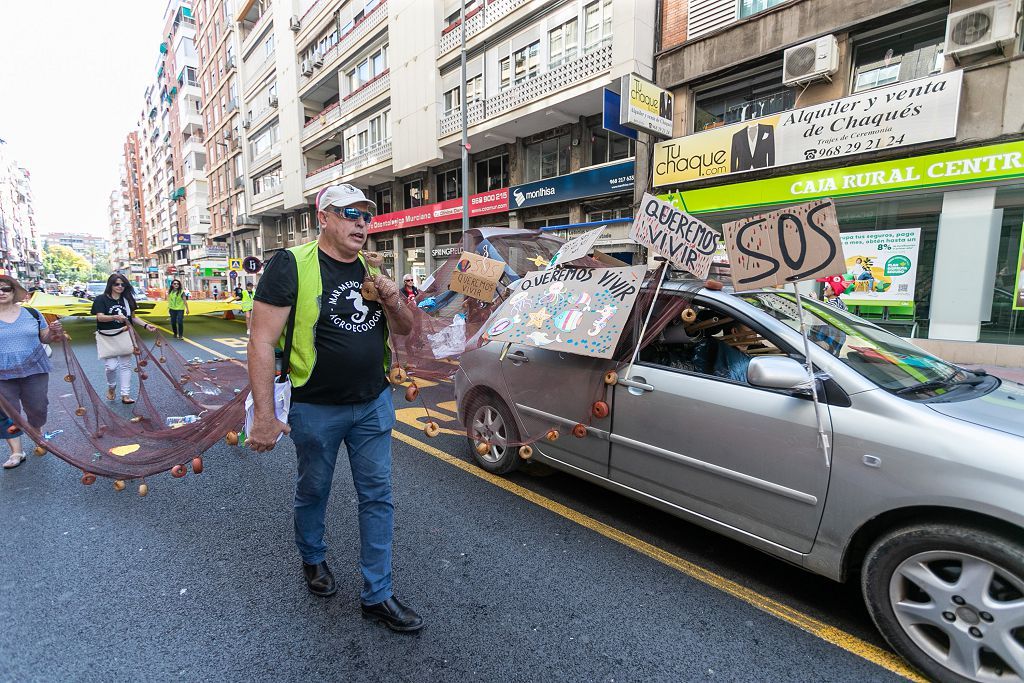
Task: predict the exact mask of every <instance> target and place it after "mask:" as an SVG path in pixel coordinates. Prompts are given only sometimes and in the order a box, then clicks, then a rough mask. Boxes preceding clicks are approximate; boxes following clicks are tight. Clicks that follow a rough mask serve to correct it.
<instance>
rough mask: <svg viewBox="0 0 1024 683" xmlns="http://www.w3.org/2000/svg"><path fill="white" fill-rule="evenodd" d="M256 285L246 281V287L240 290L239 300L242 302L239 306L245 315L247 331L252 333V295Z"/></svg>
mask: <svg viewBox="0 0 1024 683" xmlns="http://www.w3.org/2000/svg"><path fill="white" fill-rule="evenodd" d="M253 288H254V285H253V284H252V283H251V282H246V283H245V289H242V290H239V292H238V297H237V300H238V301H239V302H241V303H240V304H239V308H240V309H241V310H242V315H244V316H245V333H246V334H252V301H253V299H252V297H253V293H254V292H253Z"/></svg>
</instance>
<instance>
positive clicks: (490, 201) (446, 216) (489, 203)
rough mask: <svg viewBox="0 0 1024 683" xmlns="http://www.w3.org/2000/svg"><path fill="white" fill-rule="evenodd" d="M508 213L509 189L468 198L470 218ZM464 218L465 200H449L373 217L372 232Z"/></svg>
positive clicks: (370, 230)
mask: <svg viewBox="0 0 1024 683" xmlns="http://www.w3.org/2000/svg"><path fill="white" fill-rule="evenodd" d="M503 211H508V188H507V187H506V188H502V189H500V190H492V191H490V192H480V193H478V194H474V195H471V196H470V197H469V216H470V218H473V217H475V216H486V215H488V214H492V213H501V212H503ZM461 218H462V198H459V199H449V200H446V201H443V202H438V203H437V204H428V205H427V206H417V207H415V208H412V209H406V210H404V211H392V212H391V213H382V214H378V215H376V216H374V217H373V222H371V223H370V229H369V233H370V234H371V235H372V234H374V233H378V232H387V231H389V230H401V229H403V228H413V227H416V226H418V225H430V224H431V223H440V222H441V221H452V220H459V219H461Z"/></svg>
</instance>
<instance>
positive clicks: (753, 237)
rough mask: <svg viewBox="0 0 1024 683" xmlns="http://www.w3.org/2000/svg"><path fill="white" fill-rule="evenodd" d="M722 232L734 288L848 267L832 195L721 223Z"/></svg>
mask: <svg viewBox="0 0 1024 683" xmlns="http://www.w3.org/2000/svg"><path fill="white" fill-rule="evenodd" d="M722 232H723V233H724V235H725V247H726V250H727V251H728V252H729V262H730V264H731V266H732V275H733V285H734V286H735V288H736V291H738V292H742V291H746V290H750V289H758V288H760V287H775V286H778V285H783V284H786V283H788V282H800V281H801V280H813V279H815V278H818V277H822V276H825V275H835V274H836V273H842V272H845V270H846V264H845V262H844V261H843V248H842V243H841V242H840V240H839V220H838V219H837V218H836V206H835V203H833V201H832V200H831V199H819V200H817V201H813V202H809V203H807V204H800V205H798V206H790V207H786V208H784V209H776V210H775V211H771V212H769V213H763V214H759V215H757V216H751V217H750V218H744V219H742V220H738V221H733V222H732V223H725V224H724V225H723V226H722Z"/></svg>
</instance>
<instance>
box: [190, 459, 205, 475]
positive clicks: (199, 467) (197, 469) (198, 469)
mask: <svg viewBox="0 0 1024 683" xmlns="http://www.w3.org/2000/svg"><path fill="white" fill-rule="evenodd" d="M202 473H203V459H202V458H200V457H199V456H196V457H194V458H192V474H202Z"/></svg>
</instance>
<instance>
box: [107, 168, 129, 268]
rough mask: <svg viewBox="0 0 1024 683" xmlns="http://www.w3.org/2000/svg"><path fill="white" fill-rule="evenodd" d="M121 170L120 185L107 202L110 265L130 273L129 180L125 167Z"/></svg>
mask: <svg viewBox="0 0 1024 683" xmlns="http://www.w3.org/2000/svg"><path fill="white" fill-rule="evenodd" d="M120 171H121V183H120V186H119V188H118V189H116V190H113V191H112V192H111V193H110V199H109V201H108V202H107V223H108V226H109V230H110V267H111V268H112V269H113V270H115V271H117V272H119V273H122V274H124V275H130V274H131V257H130V254H131V242H130V239H131V229H130V225H129V224H128V214H127V213H126V212H125V200H126V198H127V194H128V181H127V178H126V174H125V172H124V168H121V169H120Z"/></svg>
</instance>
